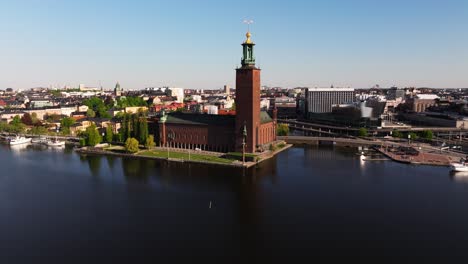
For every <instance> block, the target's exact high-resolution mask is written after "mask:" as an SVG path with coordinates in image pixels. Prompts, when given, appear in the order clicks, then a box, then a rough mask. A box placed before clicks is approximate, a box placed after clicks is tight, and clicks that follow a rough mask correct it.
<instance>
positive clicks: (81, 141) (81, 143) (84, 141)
mask: <svg viewBox="0 0 468 264" xmlns="http://www.w3.org/2000/svg"><path fill="white" fill-rule="evenodd" d="M84 146H86V139H84V138H80V147H84Z"/></svg>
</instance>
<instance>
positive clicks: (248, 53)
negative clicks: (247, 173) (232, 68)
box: [236, 32, 260, 153]
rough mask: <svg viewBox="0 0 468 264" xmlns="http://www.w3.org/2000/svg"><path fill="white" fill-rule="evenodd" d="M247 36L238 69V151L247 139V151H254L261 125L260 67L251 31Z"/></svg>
mask: <svg viewBox="0 0 468 264" xmlns="http://www.w3.org/2000/svg"><path fill="white" fill-rule="evenodd" d="M246 36H247V39H246V40H245V42H244V43H242V47H243V57H242V60H241V65H242V66H241V67H240V68H238V69H236V151H242V143H243V141H244V140H245V151H246V152H249V153H253V152H255V149H256V147H257V142H258V130H259V127H260V69H258V68H257V67H255V56H254V52H253V48H254V46H255V44H254V43H253V42H252V40H251V39H250V37H251V34H250V32H247V34H246ZM244 128H245V131H246V135H244ZM244 138H245V139H244Z"/></svg>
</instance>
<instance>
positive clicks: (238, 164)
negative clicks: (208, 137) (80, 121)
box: [75, 144, 293, 168]
mask: <svg viewBox="0 0 468 264" xmlns="http://www.w3.org/2000/svg"><path fill="white" fill-rule="evenodd" d="M292 146H293V145H292V144H287V145H285V146H284V147H283V148H281V149H278V150H275V151H273V152H271V153H268V154H265V156H262V158H261V159H260V160H258V161H256V162H254V161H249V162H245V163H244V164H243V163H242V161H233V162H232V163H221V162H213V161H200V160H187V159H179V158H165V157H164V158H163V157H155V156H147V155H137V154H129V153H117V152H113V151H107V150H103V149H99V148H89V147H82V148H78V149H75V152H77V153H78V154H80V155H100V156H115V157H121V158H137V159H149V160H161V161H168V162H178V163H192V164H204V165H217V166H224V167H234V168H251V167H254V166H256V165H258V164H260V163H262V162H264V161H266V160H269V159H271V158H273V157H275V156H276V155H277V154H279V153H281V152H282V151H285V150H287V149H289V148H291V147H292Z"/></svg>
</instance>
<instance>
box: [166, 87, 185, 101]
mask: <svg viewBox="0 0 468 264" xmlns="http://www.w3.org/2000/svg"><path fill="white" fill-rule="evenodd" d="M167 92H168V93H167V95H168V96H171V97H177V102H178V103H183V102H184V98H185V94H184V88H169V89H167Z"/></svg>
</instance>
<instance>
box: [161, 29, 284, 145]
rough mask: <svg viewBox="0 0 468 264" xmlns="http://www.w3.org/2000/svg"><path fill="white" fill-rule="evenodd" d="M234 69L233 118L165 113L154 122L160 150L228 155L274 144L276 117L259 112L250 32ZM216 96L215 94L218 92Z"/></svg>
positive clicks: (258, 83) (257, 73)
mask: <svg viewBox="0 0 468 264" xmlns="http://www.w3.org/2000/svg"><path fill="white" fill-rule="evenodd" d="M246 36H247V39H246V41H245V42H244V43H243V44H242V47H243V58H242V61H241V65H242V66H241V67H240V68H238V69H236V99H235V103H236V114H235V115H209V114H202V113H178V112H176V113H165V112H164V111H163V112H162V114H161V117H160V119H159V120H158V121H157V122H154V129H153V133H154V134H155V138H156V139H157V140H156V141H157V142H159V145H160V146H165V147H166V146H167V147H173V148H183V149H202V150H208V151H217V152H228V151H239V152H240V151H243V148H244V147H245V151H246V152H249V153H253V152H257V151H261V150H264V149H267V148H268V145H269V144H271V143H273V142H274V141H276V116H275V115H274V116H273V118H272V117H271V116H270V115H269V114H268V113H267V112H266V111H261V110H260V69H258V68H257V67H256V66H255V57H254V52H253V47H254V45H255V44H254V43H253V42H252V41H251V39H250V37H251V34H250V32H248V33H247V35H246ZM218 92H219V91H218Z"/></svg>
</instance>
